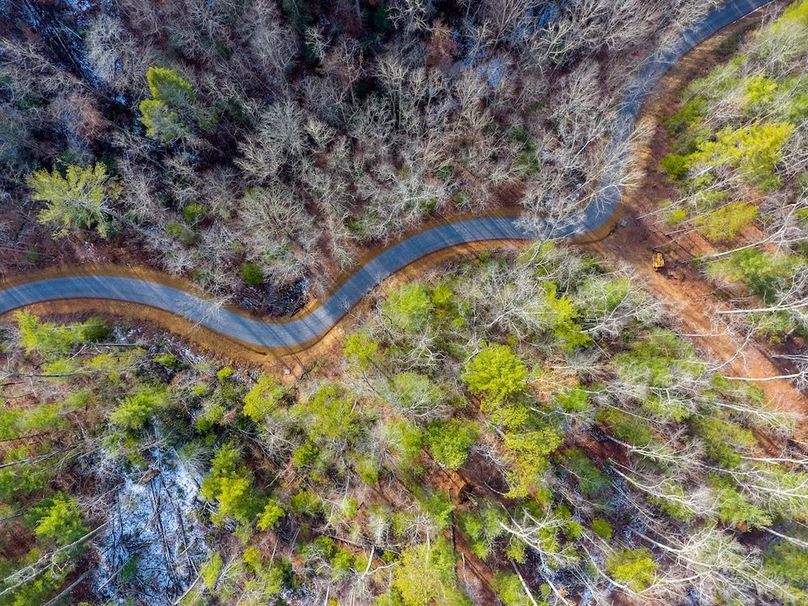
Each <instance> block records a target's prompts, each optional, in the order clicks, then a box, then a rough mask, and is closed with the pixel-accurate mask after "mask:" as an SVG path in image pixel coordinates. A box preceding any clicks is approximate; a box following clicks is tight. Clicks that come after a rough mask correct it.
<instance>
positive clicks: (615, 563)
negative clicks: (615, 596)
mask: <svg viewBox="0 0 808 606" xmlns="http://www.w3.org/2000/svg"><path fill="white" fill-rule="evenodd" d="M606 570H607V571H608V572H609V574H610V575H611V576H612V577H613V578H614V580H615V581H617V582H618V583H621V584H623V585H626V586H627V587H628V588H629V589H631V590H632V591H642V590H644V589H647V588H648V587H650V586H651V585H653V584H654V581H655V579H656V570H657V564H656V562H654V559H653V557H651V552H650V551H649V550H648V549H646V548H645V547H639V548H637V549H623V550H621V551H618V552H617V553H615V554H614V555H613V556H611V557H610V558H609V559H608V560H606Z"/></svg>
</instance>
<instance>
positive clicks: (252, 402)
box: [242, 376, 286, 423]
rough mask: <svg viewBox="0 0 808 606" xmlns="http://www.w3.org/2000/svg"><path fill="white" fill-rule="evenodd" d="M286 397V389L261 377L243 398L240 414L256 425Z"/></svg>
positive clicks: (270, 378) (267, 378)
mask: <svg viewBox="0 0 808 606" xmlns="http://www.w3.org/2000/svg"><path fill="white" fill-rule="evenodd" d="M285 397H286V389H284V387H283V386H282V385H281V384H280V383H278V382H277V381H276V380H275V379H273V378H272V377H268V376H262V377H261V378H260V379H258V383H256V384H255V385H254V386H253V387H252V389H250V391H248V392H247V393H246V395H245V396H244V408H243V409H242V412H243V413H244V414H245V415H246V416H248V417H250V418H251V419H252V420H253V421H255V422H256V423H260V422H261V421H263V420H264V419H265V418H266V417H267V415H269V414H271V413H273V412H274V411H275V410H276V409H277V408H278V406H279V405H280V403H281V402H282V401H283V399H284V398H285Z"/></svg>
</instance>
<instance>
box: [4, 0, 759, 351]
mask: <svg viewBox="0 0 808 606" xmlns="http://www.w3.org/2000/svg"><path fill="white" fill-rule="evenodd" d="M770 1H771V0H729V1H728V2H726V3H724V4H723V5H721V6H720V7H718V8H716V9H714V10H713V11H712V12H710V13H709V14H708V15H707V16H706V17H705V18H704V19H703V20H702V21H701V22H699V23H698V24H696V25H694V26H693V27H691V28H690V29H689V30H688V31H686V32H685V33H684V34H683V35H682V36H681V38H680V39H679V40H678V41H677V42H676V43H675V44H673V45H672V46H671V47H669V48H667V49H665V50H663V51H659V52H657V53H656V54H654V55H652V56H651V57H649V58H648V59H647V60H646V61H645V62H644V63H643V64H642V65H641V66H640V68H639V70H638V72H637V74H636V76H635V78H634V83H633V84H632V86H631V87H630V88H629V89H628V92H627V94H626V96H625V98H624V100H623V103H622V105H621V107H620V109H619V112H618V120H617V121H616V125H615V127H614V129H613V132H612V145H615V146H618V145H620V146H622V144H623V143H624V142H625V141H627V140H628V138H629V137H630V136H631V133H632V132H633V130H634V127H635V123H636V120H637V117H638V115H639V112H640V107H641V106H642V103H643V101H644V100H645V99H646V97H647V96H648V93H649V92H650V91H651V90H652V89H653V87H654V86H655V85H656V83H657V82H658V81H659V79H660V77H661V76H662V75H663V74H664V73H665V72H666V71H667V70H668V68H669V67H670V66H671V65H672V64H673V63H674V62H676V61H677V60H678V59H679V58H681V57H682V56H683V55H684V54H685V53H686V52H687V51H689V50H690V49H692V48H693V47H694V46H696V45H697V44H699V43H700V42H702V41H703V40H705V39H706V38H708V37H709V36H711V35H712V34H714V33H716V32H717V31H719V30H720V29H722V28H724V27H725V26H727V25H729V24H730V23H732V22H734V21H736V20H738V19H740V18H741V17H744V16H745V15H748V14H749V13H751V12H753V11H754V10H756V9H758V8H760V7H762V6H764V5H766V4H768V3H769V2H770ZM626 161H627V157H626V155H625V154H624V155H621V156H620V157H619V160H618V161H617V162H615V163H614V165H613V166H612V167H611V168H610V171H609V173H608V174H607V176H606V178H605V179H604V183H602V184H601V187H600V194H599V195H598V196H597V197H596V198H595V199H594V200H593V201H592V202H590V204H589V205H588V206H587V207H586V209H585V210H584V211H583V212H582V213H580V214H578V215H576V216H574V217H571V218H570V219H569V220H567V221H565V222H563V223H562V224H554V225H553V226H549V225H540V226H538V227H536V226H535V225H534V226H532V227H531V229H530V230H528V229H527V228H526V227H525V226H523V224H522V222H521V221H520V219H519V217H517V216H483V217H476V218H468V219H460V220H456V221H452V222H448V223H444V224H441V225H437V226H434V227H431V228H428V229H425V230H422V231H420V232H418V233H416V234H414V235H412V236H410V237H408V238H405V239H403V240H401V241H399V242H397V243H396V244H394V245H392V246H390V247H389V248H387V249H385V250H383V251H381V252H380V253H379V254H377V255H376V256H375V257H373V258H371V259H370V260H369V261H367V262H366V263H365V264H364V265H363V266H362V267H361V268H360V269H359V270H358V271H357V272H356V273H354V274H352V275H351V276H350V277H349V278H348V279H347V280H346V281H345V282H344V283H343V284H342V285H341V286H340V287H339V288H338V289H337V290H335V291H334V292H333V293H332V294H331V295H330V296H329V298H328V299H326V300H325V301H324V302H323V303H322V305H320V306H318V307H316V308H315V309H313V310H312V311H310V312H309V313H307V314H305V315H303V316H302V317H299V318H297V319H293V320H287V321H273V322H269V321H263V320H258V319H255V318H251V317H249V316H247V315H245V314H242V313H239V312H238V311H235V310H230V309H227V308H224V307H221V306H217V305H215V304H214V303H213V302H211V301H209V300H207V299H205V298H203V297H200V296H198V295H195V294H192V293H190V292H187V291H185V290H183V289H181V288H177V287H174V286H171V285H168V284H165V283H161V282H157V281H151V280H148V279H143V278H137V277H127V276H120V275H106V274H97V275H71V276H63V277H50V278H43V279H39V280H33V281H30V282H23V283H19V284H16V285H13V286H9V287H8V288H5V289H4V290H2V291H0V315H2V314H5V313H7V312H9V311H12V310H14V309H17V308H20V307H24V306H26V305H32V304H36V303H43V302H47V301H54V300H64V299H105V300H111V301H123V302H127V303H137V304H141V305H146V306H150V307H155V308H158V309H161V310H164V311H167V312H170V313H173V314H176V315H178V316H181V317H183V318H185V319H187V320H190V321H191V322H194V323H197V324H199V325H201V326H203V327H205V328H207V329H209V330H211V331H214V332H216V333H219V334H222V335H225V336H227V337H229V338H231V339H234V340H236V341H239V342H241V343H243V344H246V345H248V346H251V347H256V348H260V349H262V350H286V351H289V350H296V349H300V348H301V347H303V346H305V345H307V344H311V343H313V342H315V341H316V340H318V339H319V338H321V337H322V336H323V335H325V333H327V332H328V331H329V330H330V329H331V328H332V327H333V326H334V325H335V324H336V323H337V322H338V321H339V320H340V319H341V318H342V317H343V316H344V315H345V314H346V313H347V312H348V310H350V309H351V308H352V307H353V306H354V305H356V304H357V303H358V302H359V301H360V300H361V299H362V297H364V296H365V295H366V294H367V293H368V292H369V291H370V290H371V289H372V288H373V287H374V286H376V285H377V284H379V283H380V282H381V281H382V280H384V279H385V278H387V277H388V276H390V275H392V274H393V273H395V272H396V271H398V270H400V269H401V268H403V267H405V266H407V265H409V264H410V263H412V262H414V261H416V260H418V259H420V258H421V257H424V256H427V255H429V254H432V253H435V252H437V251H440V250H443V249H446V248H450V247H454V246H459V245H463V244H469V243H472V242H481V241H491V240H529V239H534V238H536V237H537V236H542V237H551V238H565V237H570V236H575V235H579V234H582V233H586V232H591V231H594V230H596V229H598V228H600V227H601V226H603V225H604V224H605V223H606V222H607V221H608V219H609V217H610V216H611V215H612V213H613V212H614V210H615V208H616V206H617V204H618V203H619V201H620V196H621V189H620V186H619V182H620V176H621V175H622V173H623V171H624V170H625V163H626Z"/></svg>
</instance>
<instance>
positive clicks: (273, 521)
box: [258, 499, 286, 530]
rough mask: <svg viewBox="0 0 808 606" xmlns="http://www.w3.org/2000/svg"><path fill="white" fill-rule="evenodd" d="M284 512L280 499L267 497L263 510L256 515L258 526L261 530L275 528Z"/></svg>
mask: <svg viewBox="0 0 808 606" xmlns="http://www.w3.org/2000/svg"><path fill="white" fill-rule="evenodd" d="M285 513H286V512H285V511H284V509H283V506H282V505H281V503H280V501H277V500H275V499H268V500H267V503H266V505H264V510H263V511H262V512H261V515H259V516H258V528H259V529H261V530H268V529H270V528H275V526H277V525H278V522H279V521H280V519H281V518H282V517H283V515H284V514H285Z"/></svg>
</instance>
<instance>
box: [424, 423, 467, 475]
mask: <svg viewBox="0 0 808 606" xmlns="http://www.w3.org/2000/svg"><path fill="white" fill-rule="evenodd" d="M478 435H479V429H478V428H477V425H476V424H475V423H474V422H472V421H465V420H460V419H452V420H451V421H435V422H434V423H431V424H430V425H429V427H428V428H427V432H426V441H427V444H428V446H429V450H430V451H431V452H432V456H433V457H434V458H435V461H436V462H437V463H438V464H439V465H442V466H444V467H446V468H447V469H459V468H460V467H462V466H463V464H464V463H465V462H466V459H467V458H468V456H469V450H470V449H471V447H472V446H473V445H474V442H476V441H477V436H478Z"/></svg>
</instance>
